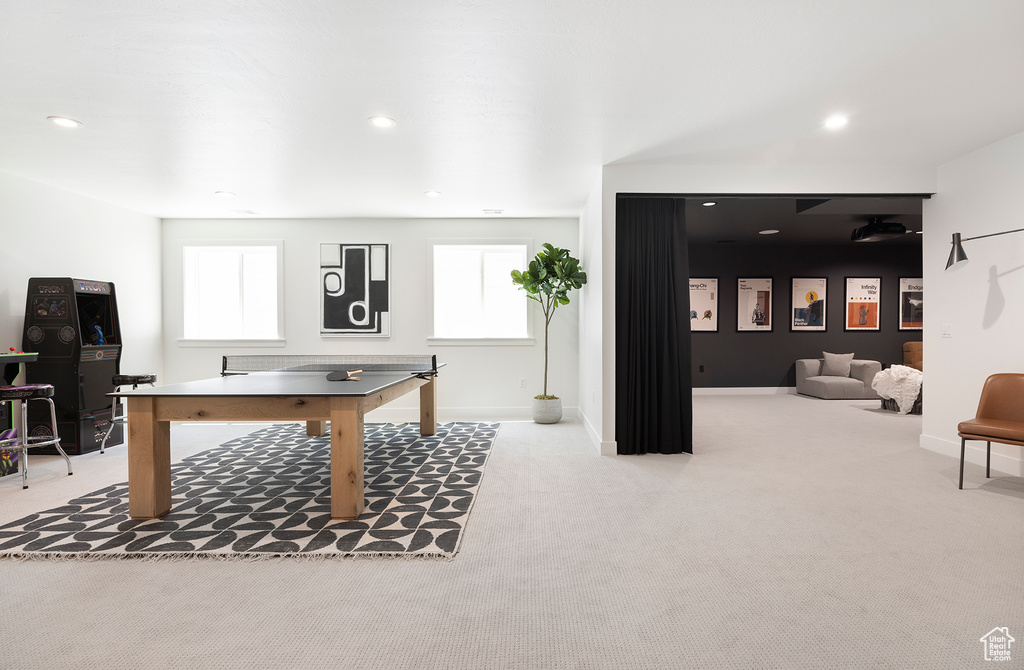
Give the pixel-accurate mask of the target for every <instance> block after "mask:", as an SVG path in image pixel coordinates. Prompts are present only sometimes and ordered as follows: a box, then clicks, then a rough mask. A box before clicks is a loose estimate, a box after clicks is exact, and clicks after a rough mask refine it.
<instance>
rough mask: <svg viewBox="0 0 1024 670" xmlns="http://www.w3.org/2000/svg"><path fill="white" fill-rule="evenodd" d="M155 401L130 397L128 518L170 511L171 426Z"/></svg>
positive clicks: (144, 516) (162, 513) (156, 514)
mask: <svg viewBox="0 0 1024 670" xmlns="http://www.w3.org/2000/svg"><path fill="white" fill-rule="evenodd" d="M155 404H156V401H155V399H153V398H128V515H129V516H131V517H132V518H133V519H155V518H156V517H159V516H163V515H164V514H167V512H168V511H170V509H171V424H170V422H168V421H157V420H156V414H155V411H154V408H155Z"/></svg>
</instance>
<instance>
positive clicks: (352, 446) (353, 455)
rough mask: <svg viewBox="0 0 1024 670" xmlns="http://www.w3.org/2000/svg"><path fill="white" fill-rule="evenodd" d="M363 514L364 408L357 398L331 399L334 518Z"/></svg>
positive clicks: (332, 508)
mask: <svg viewBox="0 0 1024 670" xmlns="http://www.w3.org/2000/svg"><path fill="white" fill-rule="evenodd" d="M362 513H363V409H362V407H360V406H359V400H358V399H357V398H339V397H332V398H331V518H332V519H354V518H356V517H357V516H359V515H360V514H362Z"/></svg>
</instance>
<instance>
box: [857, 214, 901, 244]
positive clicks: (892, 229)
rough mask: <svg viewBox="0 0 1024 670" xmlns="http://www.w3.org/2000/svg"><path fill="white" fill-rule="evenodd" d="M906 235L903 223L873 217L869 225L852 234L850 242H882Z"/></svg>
mask: <svg viewBox="0 0 1024 670" xmlns="http://www.w3.org/2000/svg"><path fill="white" fill-rule="evenodd" d="M906 233H907V228H906V226H904V225H903V224H902V223H896V222H895V221H885V220H884V217H881V216H873V217H871V218H870V219H868V222H867V224H865V225H863V226H861V227H860V228H854V229H853V232H852V233H850V240H852V241H853V242H881V241H882V240H888V239H891V238H893V237H899V236H900V235H905V234H906Z"/></svg>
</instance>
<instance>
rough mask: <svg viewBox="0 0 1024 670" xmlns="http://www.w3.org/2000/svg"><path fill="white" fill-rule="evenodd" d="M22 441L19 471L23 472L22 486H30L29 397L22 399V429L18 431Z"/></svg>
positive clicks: (24, 487)
mask: <svg viewBox="0 0 1024 670" xmlns="http://www.w3.org/2000/svg"><path fill="white" fill-rule="evenodd" d="M18 440H19V442H20V443H21V446H20V452H21V453H19V454H18V472H20V473H21V488H22V489H27V488H28V399H27V398H26V399H25V400H22V401H21V430H20V431H19V433H18Z"/></svg>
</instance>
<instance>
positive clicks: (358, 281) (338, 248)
mask: <svg viewBox="0 0 1024 670" xmlns="http://www.w3.org/2000/svg"><path fill="white" fill-rule="evenodd" d="M320 334H321V335H332V336H333V335H339V336H350V337H351V336H375V337H389V336H390V335H391V248H390V245H387V244H321V245H320Z"/></svg>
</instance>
